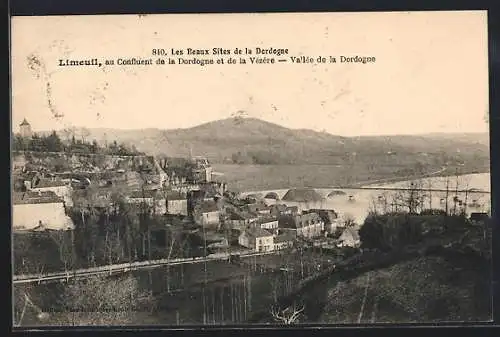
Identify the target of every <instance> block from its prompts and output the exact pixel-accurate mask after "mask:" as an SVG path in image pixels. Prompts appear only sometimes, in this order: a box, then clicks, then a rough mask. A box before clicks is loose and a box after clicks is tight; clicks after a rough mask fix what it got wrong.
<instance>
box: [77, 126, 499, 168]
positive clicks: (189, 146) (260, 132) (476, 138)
mask: <svg viewBox="0 0 500 337" xmlns="http://www.w3.org/2000/svg"><path fill="white" fill-rule="evenodd" d="M88 131H89V132H90V135H89V136H88V137H87V138H88V139H92V138H93V139H96V140H97V141H98V142H101V143H103V142H106V141H107V142H111V141H114V140H117V141H119V142H124V143H126V144H127V143H128V144H134V145H135V146H136V148H137V149H138V150H140V151H144V152H146V153H149V154H154V155H160V154H164V155H167V156H171V157H186V156H188V155H189V154H190V152H192V154H193V155H203V156H206V157H208V158H209V159H210V160H211V161H212V162H218V163H240V164H329V165H340V164H345V163H346V162H348V161H351V162H352V161H353V160H356V159H355V158H356V157H358V156H361V157H363V158H365V159H364V161H365V162H366V161H369V162H372V163H377V162H380V161H381V160H391V161H392V160H393V159H391V158H389V157H390V156H397V157H398V161H399V162H400V163H401V165H407V164H409V163H410V162H411V163H412V164H413V163H415V162H416V161H418V160H417V159H418V158H421V159H422V160H423V161H424V162H429V161H433V162H435V163H438V162H439V163H441V162H445V161H447V160H448V159H449V157H450V156H451V157H453V158H455V157H461V156H462V157H468V158H469V159H470V158H472V157H471V156H473V157H474V158H475V160H476V161H483V162H485V163H487V162H488V160H489V159H488V158H489V147H488V135H487V134H468V135H440V134H432V135H418V136H376V137H341V136H336V135H332V134H329V133H326V132H315V131H312V130H292V129H288V128H285V127H282V126H279V125H276V124H273V123H269V122H265V121H262V120H259V119H255V118H228V119H223V120H218V121H214V122H210V123H205V124H202V125H199V126H196V127H192V128H188V129H172V130H159V129H145V130H117V129H90V130H88ZM409 157H412V158H411V160H409V161H408V160H407V159H408V158H409ZM423 157H429V158H423ZM462 160H467V159H466V158H463V159H462Z"/></svg>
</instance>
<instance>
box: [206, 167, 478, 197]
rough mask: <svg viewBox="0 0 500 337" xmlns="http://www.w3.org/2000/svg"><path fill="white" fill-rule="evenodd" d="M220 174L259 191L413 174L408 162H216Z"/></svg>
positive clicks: (452, 170)
mask: <svg viewBox="0 0 500 337" xmlns="http://www.w3.org/2000/svg"><path fill="white" fill-rule="evenodd" d="M441 168H442V167H441V166H436V165H429V166H428V167H426V169H425V170H424V172H425V173H430V172H435V171H438V170H440V169H441ZM214 169H215V171H217V172H220V173H223V174H224V175H223V176H221V177H220V179H221V180H224V181H226V182H227V183H228V185H229V188H230V189H231V190H234V191H240V192H241V191H256V190H271V189H285V188H292V187H295V188H301V187H313V188H321V187H334V186H346V185H354V184H356V183H360V182H367V181H371V180H378V179H396V180H398V179H399V180H405V179H408V178H412V175H411V172H410V171H409V169H408V168H407V167H406V168H405V166H399V165H379V166H376V167H371V166H363V165H356V166H353V165H233V164H214ZM487 171H488V170H487V168H486V167H485V168H481V167H473V166H471V167H461V168H460V172H461V173H463V174H465V173H472V172H487ZM445 173H446V174H454V173H455V168H454V167H450V168H448V169H447V170H446V172H445Z"/></svg>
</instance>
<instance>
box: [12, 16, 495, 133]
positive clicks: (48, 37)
mask: <svg viewBox="0 0 500 337" xmlns="http://www.w3.org/2000/svg"><path fill="white" fill-rule="evenodd" d="M486 21H487V20H486V12H419V13H417V12H415V13H358V14H354V13H353V14H345V13H335V14H333V13H330V14H225V15H222V14H217V15H213V14H201V15H151V16H141V17H139V16H136V15H129V16H74V17H15V18H14V19H13V21H12V61H13V62H12V78H13V86H12V94H13V100H12V102H13V103H12V123H13V125H12V126H13V130H15V131H17V130H18V125H19V123H20V122H21V121H22V120H23V118H26V119H27V120H28V121H29V122H30V123H31V125H32V127H33V129H35V130H50V129H60V128H63V127H68V126H76V127H82V126H84V127H89V128H96V127H104V128H120V129H137V128H165V129H170V128H185V127H190V126H194V125H198V124H201V123H204V122H208V121H212V120H216V119H221V118H227V117H229V116H231V115H232V114H234V113H235V112H237V111H244V112H245V113H246V115H247V116H251V117H257V118H261V119H264V120H266V121H269V122H274V123H278V124H281V125H283V126H286V127H290V128H309V129H314V130H317V131H327V132H330V133H333V134H339V135H345V136H353V135H367V134H414V133H426V132H483V131H487V124H486V122H485V115H487V112H488V68H487V26H486ZM189 47H190V48H214V47H222V48H227V49H231V50H234V49H235V48H236V47H239V48H245V47H249V48H252V49H254V48H255V47H261V48H269V47H274V48H288V49H289V52H290V55H289V56H300V55H307V56H311V57H314V58H317V56H320V55H321V56H326V57H327V56H329V55H332V56H336V57H337V62H338V61H339V59H338V57H339V56H340V55H345V56H356V55H359V56H373V57H375V58H376V62H375V63H372V64H361V63H358V64H345V63H336V64H319V65H311V64H292V63H290V62H287V63H278V64H273V65H251V64H246V65H240V64H236V65H228V64H226V65H208V66H204V67H201V66H199V65H173V66H172V65H170V66H169V65H164V66H150V67H147V66H135V67H131V66H118V65H115V66H105V67H101V68H99V67H58V65H57V64H58V59H59V58H69V59H86V58H93V57H96V58H100V59H101V58H102V59H105V58H108V59H117V58H120V57H121V58H131V57H136V58H152V57H153V56H151V50H152V49H153V48H165V49H167V50H170V48H177V49H182V48H189ZM225 58H226V61H227V56H226V57H225Z"/></svg>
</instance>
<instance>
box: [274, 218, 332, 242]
mask: <svg viewBox="0 0 500 337" xmlns="http://www.w3.org/2000/svg"><path fill="white" fill-rule="evenodd" d="M278 225H279V228H281V229H284V230H286V231H294V232H296V235H297V236H303V237H307V238H313V237H318V236H320V235H321V234H322V233H323V230H324V225H325V224H324V222H323V220H322V219H321V217H320V216H319V215H318V214H317V213H305V214H300V215H295V216H292V215H282V216H280V217H279V219H278Z"/></svg>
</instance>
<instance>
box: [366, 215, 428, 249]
mask: <svg viewBox="0 0 500 337" xmlns="http://www.w3.org/2000/svg"><path fill="white" fill-rule="evenodd" d="M423 224H424V219H423V218H421V217H419V216H411V215H408V214H396V215H375V214H371V215H369V216H368V217H367V218H366V219H365V222H364V224H363V226H362V227H361V229H360V231H359V236H360V240H361V244H362V248H368V249H380V250H383V251H388V250H394V249H400V248H402V247H403V246H405V245H409V244H415V243H418V242H419V241H420V240H421V239H422V237H423V230H424V226H423Z"/></svg>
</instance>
